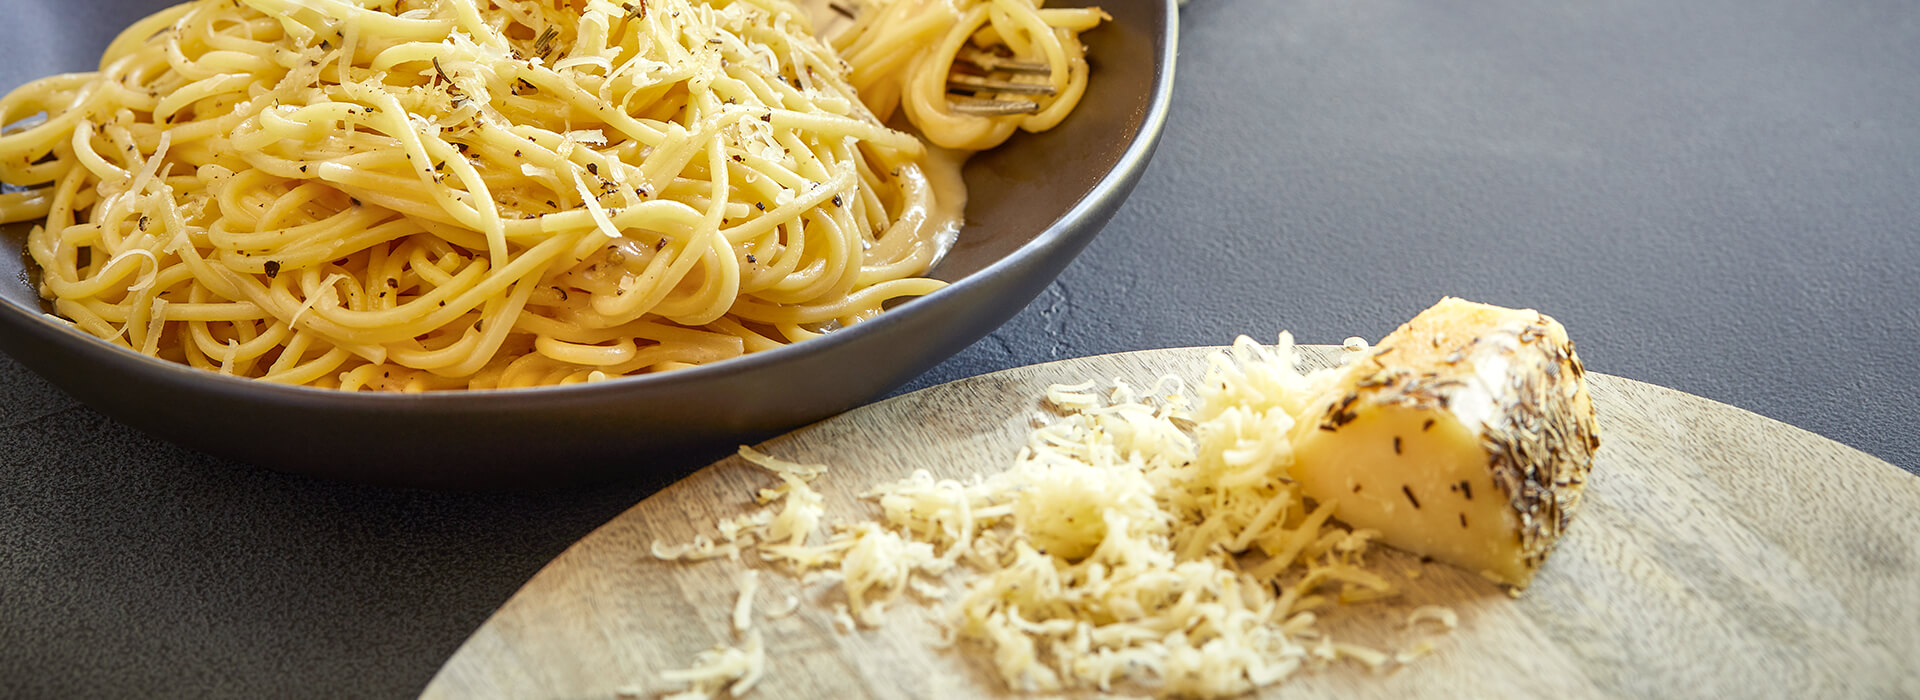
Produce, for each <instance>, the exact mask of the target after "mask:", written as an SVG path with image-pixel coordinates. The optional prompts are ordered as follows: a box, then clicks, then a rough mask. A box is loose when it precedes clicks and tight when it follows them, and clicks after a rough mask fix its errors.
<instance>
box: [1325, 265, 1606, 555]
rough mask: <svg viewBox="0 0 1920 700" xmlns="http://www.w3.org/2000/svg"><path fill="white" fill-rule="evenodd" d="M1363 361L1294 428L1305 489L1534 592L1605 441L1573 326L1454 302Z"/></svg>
mask: <svg viewBox="0 0 1920 700" xmlns="http://www.w3.org/2000/svg"><path fill="white" fill-rule="evenodd" d="M1365 353H1366V354H1365V355H1363V356H1361V357H1359V358H1356V359H1354V360H1353V361H1352V362H1350V363H1348V365H1347V367H1346V368H1345V369H1344V370H1343V376H1342V377H1341V378H1340V381H1339V382H1338V383H1337V384H1336V385H1335V386H1334V387H1333V388H1332V389H1331V390H1330V391H1328V392H1327V393H1326V394H1325V395H1323V396H1322V397H1321V398H1320V399H1318V400H1317V401H1315V402H1314V403H1313V404H1312V405H1311V406H1312V407H1311V408H1310V409H1309V410H1308V412H1307V413H1306V414H1304V415H1303V416H1302V419H1301V421H1300V422H1299V423H1298V424H1297V425H1296V426H1295V427H1294V429H1293V441H1294V466H1293V469H1292V473H1293V476H1294V478H1296V479H1298V480H1299V482H1300V484H1301V487H1302V490H1303V491H1304V492H1305V494H1306V495H1307V496H1308V497H1309V498H1312V499H1314V500H1316V501H1319V502H1322V503H1324V502H1333V503H1335V504H1337V505H1336V509H1335V511H1334V517H1335V518H1338V519H1339V520H1341V521H1344V522H1346V523H1347V524H1349V525H1351V526H1354V527H1359V528H1370V529H1375V530H1379V531H1380V533H1381V537H1380V539H1381V541H1383V542H1385V543H1386V544H1388V545H1391V546H1394V547H1397V548H1400V549H1403V550H1406V551H1410V552H1413V553H1416V554H1422V555H1426V556H1431V557H1433V558H1435V559H1438V560H1440V561H1444V562H1448V563H1451V564H1455V565H1458V566H1461V567H1464V568H1467V569H1469V570H1473V571H1478V572H1481V573H1483V574H1484V575H1486V576H1487V577H1489V578H1492V579H1494V580H1496V581H1499V582H1502V583H1506V584H1510V585H1513V586H1515V587H1524V586H1526V584H1527V583H1528V582H1529V581H1531V580H1532V578H1533V574H1534V572H1535V571H1536V570H1537V569H1538V568H1539V566H1540V564H1541V563H1542V562H1543V561H1545V559H1546V557H1547V555H1548V554H1549V553H1550V552H1551V551H1552V549H1553V546H1554V544H1555V543H1556V542H1557V541H1558V540H1559V538H1560V536H1561V534H1562V533H1563V532H1564V531H1565V529H1566V526H1567V524H1568V523H1569V522H1570V520H1571V518H1572V515H1573V512H1574V510H1575V509H1576V508H1577V506H1578V505H1579V501H1580V493H1581V488H1582V487H1583V485H1584V484H1585V482H1586V477H1587V474H1588V472H1589V471H1590V470H1591V468H1592V464H1593V451H1594V449H1595V448H1597V447H1598V446H1599V437H1598V434H1597V432H1596V428H1595V424H1594V413H1593V404H1592V401H1591V399H1590V398H1589V397H1588V394H1587V389H1586V381H1585V370H1584V368H1583V367H1582V366H1581V364H1580V360H1579V358H1578V356H1577V355H1575V354H1574V349H1573V343H1572V341H1570V340H1568V338H1567V334H1566V330H1565V328H1563V327H1562V326H1561V325H1560V324H1559V323H1558V322H1556V321H1554V320H1553V319H1552V318H1550V317H1548V316H1546V315H1544V314H1541V313H1539V312H1536V311H1532V310H1513V309H1505V308H1500V307H1496V306H1488V305H1485V304H1477V303H1473V302H1468V301H1463V300H1460V299H1454V298H1448V299H1444V300H1442V301H1441V302H1440V303H1439V304H1436V305H1434V306H1433V307H1432V308H1430V309H1428V310H1426V311H1424V312H1422V313H1421V314H1420V315H1418V316H1416V317H1414V319H1413V320H1411V321H1409V322H1407V324H1406V325H1403V326H1401V327H1400V328H1399V329H1398V330H1396V331H1394V332H1393V333H1392V334H1390V335H1388V336H1387V337H1386V338H1385V339H1384V340H1382V341H1381V342H1380V344H1379V345H1377V346H1374V347H1373V348H1371V349H1369V350H1367V351H1365Z"/></svg>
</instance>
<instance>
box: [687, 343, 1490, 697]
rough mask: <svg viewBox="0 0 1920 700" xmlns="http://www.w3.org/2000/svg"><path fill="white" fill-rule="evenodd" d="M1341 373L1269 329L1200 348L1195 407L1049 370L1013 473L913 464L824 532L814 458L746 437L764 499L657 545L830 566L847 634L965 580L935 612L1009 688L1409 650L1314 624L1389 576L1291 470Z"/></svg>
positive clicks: (1179, 395)
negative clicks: (676, 541)
mask: <svg viewBox="0 0 1920 700" xmlns="http://www.w3.org/2000/svg"><path fill="white" fill-rule="evenodd" d="M1334 378H1335V377H1334V373H1333V372H1332V371H1329V370H1321V371H1316V372H1312V373H1303V372H1301V371H1299V370H1298V369H1297V367H1296V357H1295V350H1294V347H1293V342H1292V337H1291V336H1290V335H1287V334H1282V335H1281V337H1280V343H1279V345H1278V346H1276V347H1272V348H1267V347H1263V346H1261V345H1258V344H1256V343H1254V342H1253V341H1251V340H1249V339H1247V338H1245V337H1242V338H1240V339H1238V340H1237V341H1236V342H1235V344H1234V346H1233V348H1232V349H1231V350H1230V351H1229V352H1228V353H1223V354H1221V355H1218V356H1215V357H1214V358H1212V360H1211V364H1210V365H1209V367H1208V371H1207V374H1206V378H1205V380H1204V382H1203V385H1202V386H1201V387H1200V388H1199V390H1198V392H1197V394H1198V401H1197V403H1196V404H1195V405H1193V406H1190V405H1189V401H1188V399H1187V397H1186V395H1185V392H1184V391H1183V389H1182V387H1181V386H1180V383H1179V382H1177V381H1175V380H1173V379H1171V378H1167V379H1163V380H1161V382H1160V383H1159V384H1157V385H1155V386H1154V387H1152V388H1151V389H1150V390H1148V391H1145V392H1140V391H1137V390H1135V389H1134V388H1132V387H1129V386H1128V385H1126V384H1125V383H1123V382H1119V381H1115V382H1114V384H1113V386H1112V388H1111V389H1110V390H1109V391H1106V392H1096V391H1095V390H1094V385H1093V383H1092V382H1088V383H1084V384H1080V385H1075V386H1055V387H1052V388H1051V389H1050V390H1049V391H1048V394H1047V397H1046V401H1047V403H1048V404H1049V405H1051V407H1052V408H1053V409H1054V410H1055V411H1056V416H1055V417H1054V418H1053V419H1051V420H1048V421H1046V422H1045V424H1043V425H1041V426H1040V427H1038V428H1036V429H1035V430H1034V431H1033V432H1032V433H1031V434H1030V436H1029V438H1028V442H1027V445H1026V446H1025V447H1023V448H1022V449H1021V451H1020V453H1019V455H1018V456H1017V457H1016V458H1015V459H1014V462H1013V464H1012V465H1011V466H1010V467H1009V468H1008V469H1006V470H1005V471H1002V472H999V473H996V474H991V475H983V476H976V477H975V478H974V479H972V480H971V481H968V482H961V481H956V480H950V479H936V478H934V477H933V476H932V475H931V474H930V473H929V472H927V471H924V470H922V471H916V472H914V473H913V474H912V475H911V476H909V477H907V478H906V479H903V480H900V481H897V482H894V483H888V484H882V485H879V486H877V487H875V488H873V489H872V490H871V491H869V492H867V493H866V494H864V495H865V496H866V497H867V498H869V499H870V500H872V501H873V502H874V503H876V504H877V505H878V508H879V514H878V517H877V518H875V519H873V520H869V521H865V522H858V523H851V524H836V525H834V526H833V527H832V528H831V531H830V534H827V535H826V536H824V537H817V536H816V529H817V527H818V525H819V524H820V523H821V521H822V519H823V517H824V513H825V510H824V506H823V505H822V499H821V496H820V493H819V492H817V491H815V490H814V489H813V488H812V486H811V485H810V481H811V480H812V479H813V478H814V477H816V476H818V474H820V473H821V471H822V468H820V467H809V466H805V465H798V464H795V463H792V462H787V461H784V460H779V459H775V458H772V457H769V456H766V455H763V454H760V453H757V452H755V451H753V450H751V449H749V448H742V449H741V452H740V454H741V455H742V456H743V457H744V458H746V459H747V460H748V461H750V462H752V463H754V464H757V465H759V466H761V467H763V468H765V469H767V470H768V471H770V472H772V473H773V474H775V475H776V476H777V477H778V478H779V479H780V484H779V485H778V486H775V487H773V488H770V489H765V490H763V491H761V492H760V494H759V501H760V503H762V504H763V505H764V506H766V507H764V508H762V509H761V510H758V511H755V512H753V513H750V514H748V515H744V516H741V517H739V518H735V519H733V520H730V521H725V522H723V523H721V524H720V527H718V528H717V531H718V534H719V540H717V541H716V540H714V539H712V538H701V539H698V540H696V541H695V542H694V543H692V544H689V545H683V546H681V547H666V546H663V545H660V544H659V543H656V544H655V546H654V553H655V554H656V556H659V557H661V558H689V559H693V558H711V557H717V556H731V557H736V558H737V557H738V555H739V554H740V553H741V552H743V551H745V550H747V549H749V548H757V550H758V552H759V555H760V557H759V558H760V559H761V560H763V561H766V562H771V563H774V564H775V565H777V566H780V567H784V568H787V569H789V570H790V571H791V573H793V574H795V575H797V576H800V577H802V580H803V581H818V580H820V579H825V578H835V579H838V581H839V583H840V584H841V588H842V590H843V591H844V594H845V598H846V603H845V608H844V609H842V610H839V611H838V612H837V615H836V617H837V618H838V619H839V621H840V622H839V626H840V627H842V628H843V631H845V630H846V629H851V628H853V627H855V626H856V625H858V626H869V627H870V626H877V625H879V624H880V623H881V615H882V613H883V612H884V610H885V609H886V607H887V606H888V605H889V604H890V603H892V602H894V601H896V600H897V599H898V598H899V596H900V594H901V593H902V592H904V591H913V592H914V593H915V594H917V595H918V596H919V597H921V598H923V599H926V600H948V596H947V595H946V594H947V592H948V590H949V587H953V588H956V589H958V595H957V596H955V597H953V598H952V599H951V601H950V602H948V603H946V608H945V610H944V616H943V619H944V621H945V623H946V627H947V629H948V630H949V631H950V632H951V634H952V636H953V637H955V638H956V639H958V640H961V641H962V642H963V647H976V648H979V649H983V650H984V651H985V652H986V653H987V654H988V655H990V658H991V660H992V663H993V666H994V668H995V669H996V670H997V671H998V673H999V675H1000V677H1001V678H1002V679H1003V680H1004V681H1005V682H1006V684H1007V686H1008V687H1009V688H1011V689H1015V690H1021V691H1062V690H1071V689H1085V688H1097V689H1099V690H1101V691H1109V690H1113V689H1114V688H1115V687H1116V686H1126V687H1131V688H1135V689H1143V690H1147V691H1150V692H1153V693H1155V694H1159V695H1173V696H1181V697H1223V696H1231V695H1238V694H1242V693H1247V692H1250V691H1253V690H1255V689H1258V688H1261V687H1265V686H1270V685H1273V684H1275V683H1278V682H1280V681H1281V680H1283V679H1285V678H1286V677H1288V676H1289V675H1291V674H1292V673H1293V672H1295V671H1296V670H1299V669H1301V668H1303V667H1306V666H1308V665H1311V664H1316V663H1325V662H1332V661H1337V660H1341V659H1351V660H1354V661H1357V662H1359V663H1361V664H1363V665H1365V666H1367V667H1370V668H1374V669H1379V668H1383V667H1387V666H1390V665H1394V664H1401V663H1406V662H1408V661H1411V660H1413V659H1414V658H1417V657H1419V656H1421V655H1424V654H1426V653H1428V652H1430V651H1431V650H1432V648H1433V646H1432V643H1431V641H1430V640H1422V641H1420V642H1419V643H1417V644H1415V645H1414V646H1412V647H1409V648H1408V649H1407V650H1405V651H1400V652H1397V653H1392V654H1389V653H1386V652H1381V651H1378V650H1374V649H1371V648H1366V647H1362V646H1359V645H1355V644H1349V643H1343V642H1340V641H1337V640H1334V639H1333V638H1332V637H1330V636H1328V635H1327V634H1324V633H1323V632H1322V631H1321V630H1319V629H1318V628H1317V626H1316V625H1317V622H1318V620H1319V618H1318V614H1317V612H1316V611H1319V610H1321V609H1322V608H1325V607H1328V606H1329V605H1330V604H1332V603H1335V602H1339V603H1351V602H1362V601H1367V600H1373V599H1377V598H1380V597H1383V596H1387V595H1390V594H1391V593H1392V587H1391V585H1390V584H1389V581H1388V580H1387V579H1386V578H1384V577H1382V576H1381V575H1379V574H1378V573H1375V572H1373V571H1369V570H1368V569H1367V568H1366V566H1365V561H1364V557H1365V554H1366V552H1367V550H1368V546H1369V542H1370V539H1371V537H1372V536H1373V534H1374V533H1373V532H1371V531H1365V530H1361V531H1349V530H1347V529H1344V528H1342V527H1340V526H1338V525H1334V524H1330V523H1329V517H1330V516H1331V515H1332V508H1331V506H1326V505H1322V506H1319V507H1316V508H1308V507H1307V505H1306V503H1305V502H1304V501H1303V499H1302V497H1301V494H1300V491H1299V489H1298V487H1297V486H1296V485H1295V484H1294V483H1293V482H1292V480H1291V479H1290V478H1289V477H1288V468H1289V466H1290V465H1291V463H1292V447H1291V445H1290V443H1289V440H1288V438H1287V435H1288V431H1289V429H1290V428H1291V427H1292V426H1293V424H1294V421H1295V417H1296V416H1297V415H1299V414H1300V412H1301V411H1302V410H1304V409H1305V407H1306V403H1307V401H1308V399H1309V397H1311V396H1313V395H1315V394H1316V393H1318V391H1319V390H1321V389H1323V388H1324V387H1326V386H1328V385H1329V383H1330V382H1332V381H1333V380H1334ZM776 502H779V505H778V510H777V511H776V510H775V509H774V504H775V503H776ZM814 540H824V541H822V542H818V543H814ZM1455 621H1456V618H1455V617H1454V616H1453V614H1452V613H1451V611H1447V610H1444V609H1438V608H1422V609H1420V610H1416V611H1414V613H1413V615H1412V616H1411V617H1410V618H1409V620H1408V626H1409V627H1410V628H1415V629H1422V630H1434V629H1435V628H1436V627H1437V628H1438V631H1442V632H1444V631H1447V630H1450V629H1451V628H1452V626H1453V624H1454V623H1455ZM1422 623H1426V624H1422Z"/></svg>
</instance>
